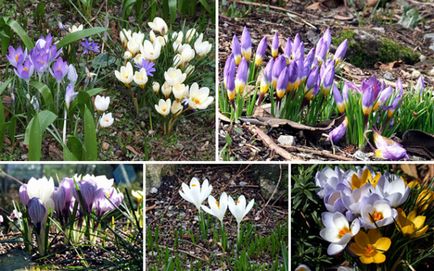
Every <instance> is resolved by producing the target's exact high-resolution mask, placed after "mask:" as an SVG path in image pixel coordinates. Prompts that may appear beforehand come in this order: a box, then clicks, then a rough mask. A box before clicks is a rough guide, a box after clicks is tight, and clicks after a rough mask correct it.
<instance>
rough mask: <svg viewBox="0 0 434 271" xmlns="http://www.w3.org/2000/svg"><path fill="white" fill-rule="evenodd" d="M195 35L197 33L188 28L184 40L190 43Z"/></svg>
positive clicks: (193, 29)
mask: <svg viewBox="0 0 434 271" xmlns="http://www.w3.org/2000/svg"><path fill="white" fill-rule="evenodd" d="M196 33H197V31H196V29H195V28H190V29H189V30H187V33H185V40H186V41H187V42H191V40H192V39H193V38H194V37H195V36H196Z"/></svg>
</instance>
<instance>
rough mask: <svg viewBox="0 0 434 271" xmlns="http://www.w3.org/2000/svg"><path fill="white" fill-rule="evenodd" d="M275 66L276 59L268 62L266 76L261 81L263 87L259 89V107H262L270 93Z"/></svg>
mask: <svg viewBox="0 0 434 271" xmlns="http://www.w3.org/2000/svg"><path fill="white" fill-rule="evenodd" d="M273 65H274V58H271V59H270V60H269V61H268V63H267V66H265V69H264V75H263V76H262V79H261V85H260V87H259V99H258V105H261V103H262V100H263V99H264V96H265V94H266V93H267V92H268V89H269V87H270V83H271V80H272V72H273Z"/></svg>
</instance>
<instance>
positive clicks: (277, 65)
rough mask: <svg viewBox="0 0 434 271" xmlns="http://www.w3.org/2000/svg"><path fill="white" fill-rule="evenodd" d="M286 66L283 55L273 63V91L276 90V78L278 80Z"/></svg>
mask: <svg viewBox="0 0 434 271" xmlns="http://www.w3.org/2000/svg"><path fill="white" fill-rule="evenodd" d="M285 66H286V60H285V57H284V56H283V55H280V56H279V57H278V58H277V59H276V60H275V61H274V65H273V70H272V72H271V76H272V78H271V80H272V81H271V84H272V85H273V87H274V89H276V85H277V78H279V75H280V73H281V72H282V70H283V69H284V68H285Z"/></svg>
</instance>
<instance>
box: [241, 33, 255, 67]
mask: <svg viewBox="0 0 434 271" xmlns="http://www.w3.org/2000/svg"><path fill="white" fill-rule="evenodd" d="M241 54H242V55H243V57H244V58H245V59H246V60H247V61H250V58H251V57H252V39H251V38H250V33H249V30H247V27H244V29H243V33H242V34H241Z"/></svg>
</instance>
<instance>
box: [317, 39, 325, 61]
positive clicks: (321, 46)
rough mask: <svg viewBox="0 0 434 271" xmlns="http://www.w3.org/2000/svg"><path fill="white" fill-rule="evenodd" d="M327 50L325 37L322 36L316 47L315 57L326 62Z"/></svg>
mask: <svg viewBox="0 0 434 271" xmlns="http://www.w3.org/2000/svg"><path fill="white" fill-rule="evenodd" d="M327 51H328V48H327V45H326V43H325V42H324V39H323V38H320V39H319V40H318V42H317V44H316V47H315V58H316V60H317V61H318V62H319V63H320V64H322V63H324V62H325V59H326V55H327Z"/></svg>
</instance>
